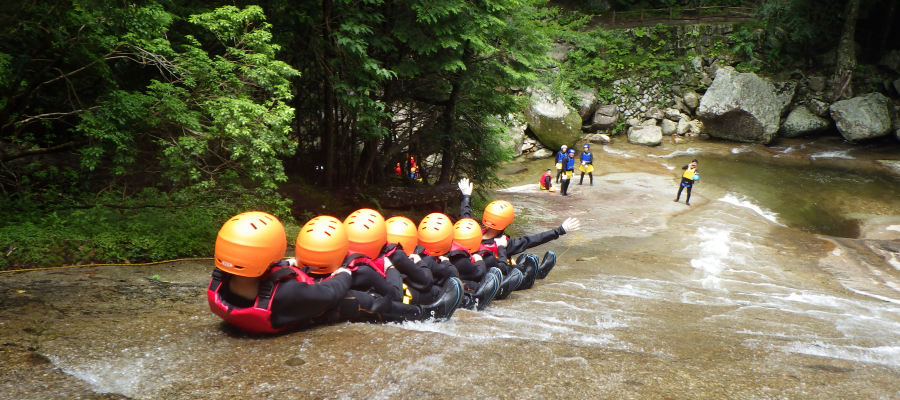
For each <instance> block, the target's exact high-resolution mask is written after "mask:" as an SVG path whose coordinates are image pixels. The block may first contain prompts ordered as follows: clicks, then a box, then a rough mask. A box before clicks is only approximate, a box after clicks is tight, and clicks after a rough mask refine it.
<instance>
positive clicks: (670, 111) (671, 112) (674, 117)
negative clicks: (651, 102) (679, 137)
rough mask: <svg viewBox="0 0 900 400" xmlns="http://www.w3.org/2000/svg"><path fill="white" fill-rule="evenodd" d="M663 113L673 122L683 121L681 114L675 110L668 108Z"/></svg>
mask: <svg viewBox="0 0 900 400" xmlns="http://www.w3.org/2000/svg"><path fill="white" fill-rule="evenodd" d="M663 113H665V114H666V118H668V119H671V120H672V121H678V120H679V119H681V112H679V111H678V110H676V109H674V108H667V109H666V110H665V111H663Z"/></svg>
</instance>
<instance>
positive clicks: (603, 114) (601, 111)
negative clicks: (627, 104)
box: [586, 104, 619, 132]
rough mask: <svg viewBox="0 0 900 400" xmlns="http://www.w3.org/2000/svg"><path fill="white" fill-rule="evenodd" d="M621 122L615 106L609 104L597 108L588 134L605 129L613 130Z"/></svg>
mask: <svg viewBox="0 0 900 400" xmlns="http://www.w3.org/2000/svg"><path fill="white" fill-rule="evenodd" d="M617 122H619V111H618V109H617V108H616V105H615V104H608V105H603V106H599V107H597V111H595V112H594V116H593V117H592V118H591V124H590V125H588V128H587V129H586V130H587V131H588V132H596V131H599V130H603V129H611V128H613V127H615V126H616V123H617Z"/></svg>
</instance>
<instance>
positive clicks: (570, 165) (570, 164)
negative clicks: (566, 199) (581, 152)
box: [559, 153, 575, 196]
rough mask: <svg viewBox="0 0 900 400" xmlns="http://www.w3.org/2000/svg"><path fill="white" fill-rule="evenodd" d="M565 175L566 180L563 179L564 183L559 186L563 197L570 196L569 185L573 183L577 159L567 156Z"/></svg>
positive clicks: (564, 166)
mask: <svg viewBox="0 0 900 400" xmlns="http://www.w3.org/2000/svg"><path fill="white" fill-rule="evenodd" d="M573 155H574V153H573ZM569 171H572V174H571V175H570V174H569ZM563 175H564V178H563V179H562V183H560V184H559V188H560V191H559V194H560V195H562V196H568V195H569V193H568V190H569V183H571V182H572V179H571V178H572V177H574V176H575V157H569V156H566V158H565V159H564V160H563ZM566 178H568V179H566Z"/></svg>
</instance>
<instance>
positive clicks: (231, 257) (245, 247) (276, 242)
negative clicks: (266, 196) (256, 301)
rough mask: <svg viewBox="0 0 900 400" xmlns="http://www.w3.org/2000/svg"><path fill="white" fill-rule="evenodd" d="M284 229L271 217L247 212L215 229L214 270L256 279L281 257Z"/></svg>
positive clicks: (285, 244) (285, 242)
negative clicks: (216, 232)
mask: <svg viewBox="0 0 900 400" xmlns="http://www.w3.org/2000/svg"><path fill="white" fill-rule="evenodd" d="M285 250H287V239H286V238H285V236H284V226H283V225H281V221H279V220H278V218H275V216H274V215H271V214H267V213H264V212H261V211H250V212H245V213H242V214H238V215H235V216H234V217H232V218H231V219H229V220H228V221H227V222H225V224H224V225H222V229H219V237H217V238H216V258H215V264H216V267H217V268H219V269H221V270H222V271H225V272H228V273H231V274H235V275H240V276H247V277H251V278H253V277H257V276H260V275H262V274H263V273H265V272H266V270H268V269H269V266H270V265H272V263H273V262H275V261H278V260H280V259H281V258H282V257H284V252H285Z"/></svg>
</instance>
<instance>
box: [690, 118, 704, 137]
mask: <svg viewBox="0 0 900 400" xmlns="http://www.w3.org/2000/svg"><path fill="white" fill-rule="evenodd" d="M688 125H689V126H690V132H691V133H693V134H695V135H699V134H701V133H703V132H705V131H706V126H704V125H703V122H700V121H698V120H696V119H695V120H691V122H688Z"/></svg>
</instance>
